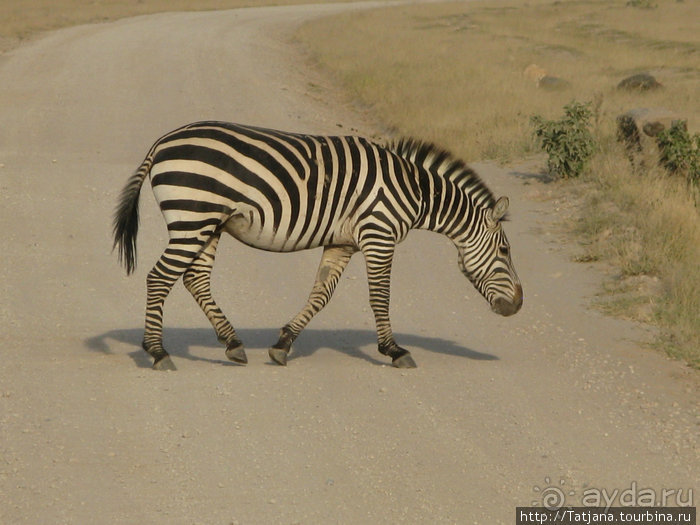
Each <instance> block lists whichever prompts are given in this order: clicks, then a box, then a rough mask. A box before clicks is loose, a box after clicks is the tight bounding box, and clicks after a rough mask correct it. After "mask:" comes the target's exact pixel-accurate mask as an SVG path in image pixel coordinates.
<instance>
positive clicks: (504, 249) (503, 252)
mask: <svg viewBox="0 0 700 525" xmlns="http://www.w3.org/2000/svg"><path fill="white" fill-rule="evenodd" d="M498 251H499V252H500V254H501V255H502V256H503V257H508V256H509V255H510V246H506V245H503V246H499V247H498Z"/></svg>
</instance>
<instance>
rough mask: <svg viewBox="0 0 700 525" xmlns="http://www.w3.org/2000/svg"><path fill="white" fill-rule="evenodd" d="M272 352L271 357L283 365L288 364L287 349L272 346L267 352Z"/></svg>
mask: <svg viewBox="0 0 700 525" xmlns="http://www.w3.org/2000/svg"><path fill="white" fill-rule="evenodd" d="M267 353H268V354H270V359H272V360H273V361H274V362H275V363H277V364H278V365H282V366H287V351H286V350H284V349H282V348H270V350H268V352H267Z"/></svg>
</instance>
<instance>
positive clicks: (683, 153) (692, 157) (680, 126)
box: [657, 121, 700, 185]
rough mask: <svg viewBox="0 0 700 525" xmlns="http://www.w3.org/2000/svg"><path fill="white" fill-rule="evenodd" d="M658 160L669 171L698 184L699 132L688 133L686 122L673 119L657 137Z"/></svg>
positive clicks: (699, 164) (699, 174)
mask: <svg viewBox="0 0 700 525" xmlns="http://www.w3.org/2000/svg"><path fill="white" fill-rule="evenodd" d="M657 143H658V145H659V152H660V157H659V162H660V163H661V165H662V166H663V167H664V168H666V169H667V170H668V171H669V172H671V173H674V174H678V175H682V176H684V177H686V178H687V179H688V182H689V183H691V184H695V185H700V134H698V133H695V134H694V135H692V136H691V135H690V134H689V133H688V129H687V128H686V124H685V123H684V122H682V121H675V122H674V123H673V124H672V125H671V127H670V128H668V129H665V130H663V131H662V132H661V133H659V135H658V137H657Z"/></svg>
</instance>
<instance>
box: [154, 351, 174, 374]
mask: <svg viewBox="0 0 700 525" xmlns="http://www.w3.org/2000/svg"><path fill="white" fill-rule="evenodd" d="M153 370H161V371H163V372H166V371H170V370H177V368H176V367H175V363H173V360H172V359H170V356H169V355H166V356H163V357H161V358H160V359H158V360H157V361H156V362H155V363H153Z"/></svg>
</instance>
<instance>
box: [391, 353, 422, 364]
mask: <svg viewBox="0 0 700 525" xmlns="http://www.w3.org/2000/svg"><path fill="white" fill-rule="evenodd" d="M391 364H392V365H394V366H395V367H396V368H417V367H418V365H417V364H416V362H415V361H414V360H413V358H412V357H411V354H408V353H406V354H404V355H402V356H401V357H397V358H396V359H394V360H393V361H392V362H391Z"/></svg>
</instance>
